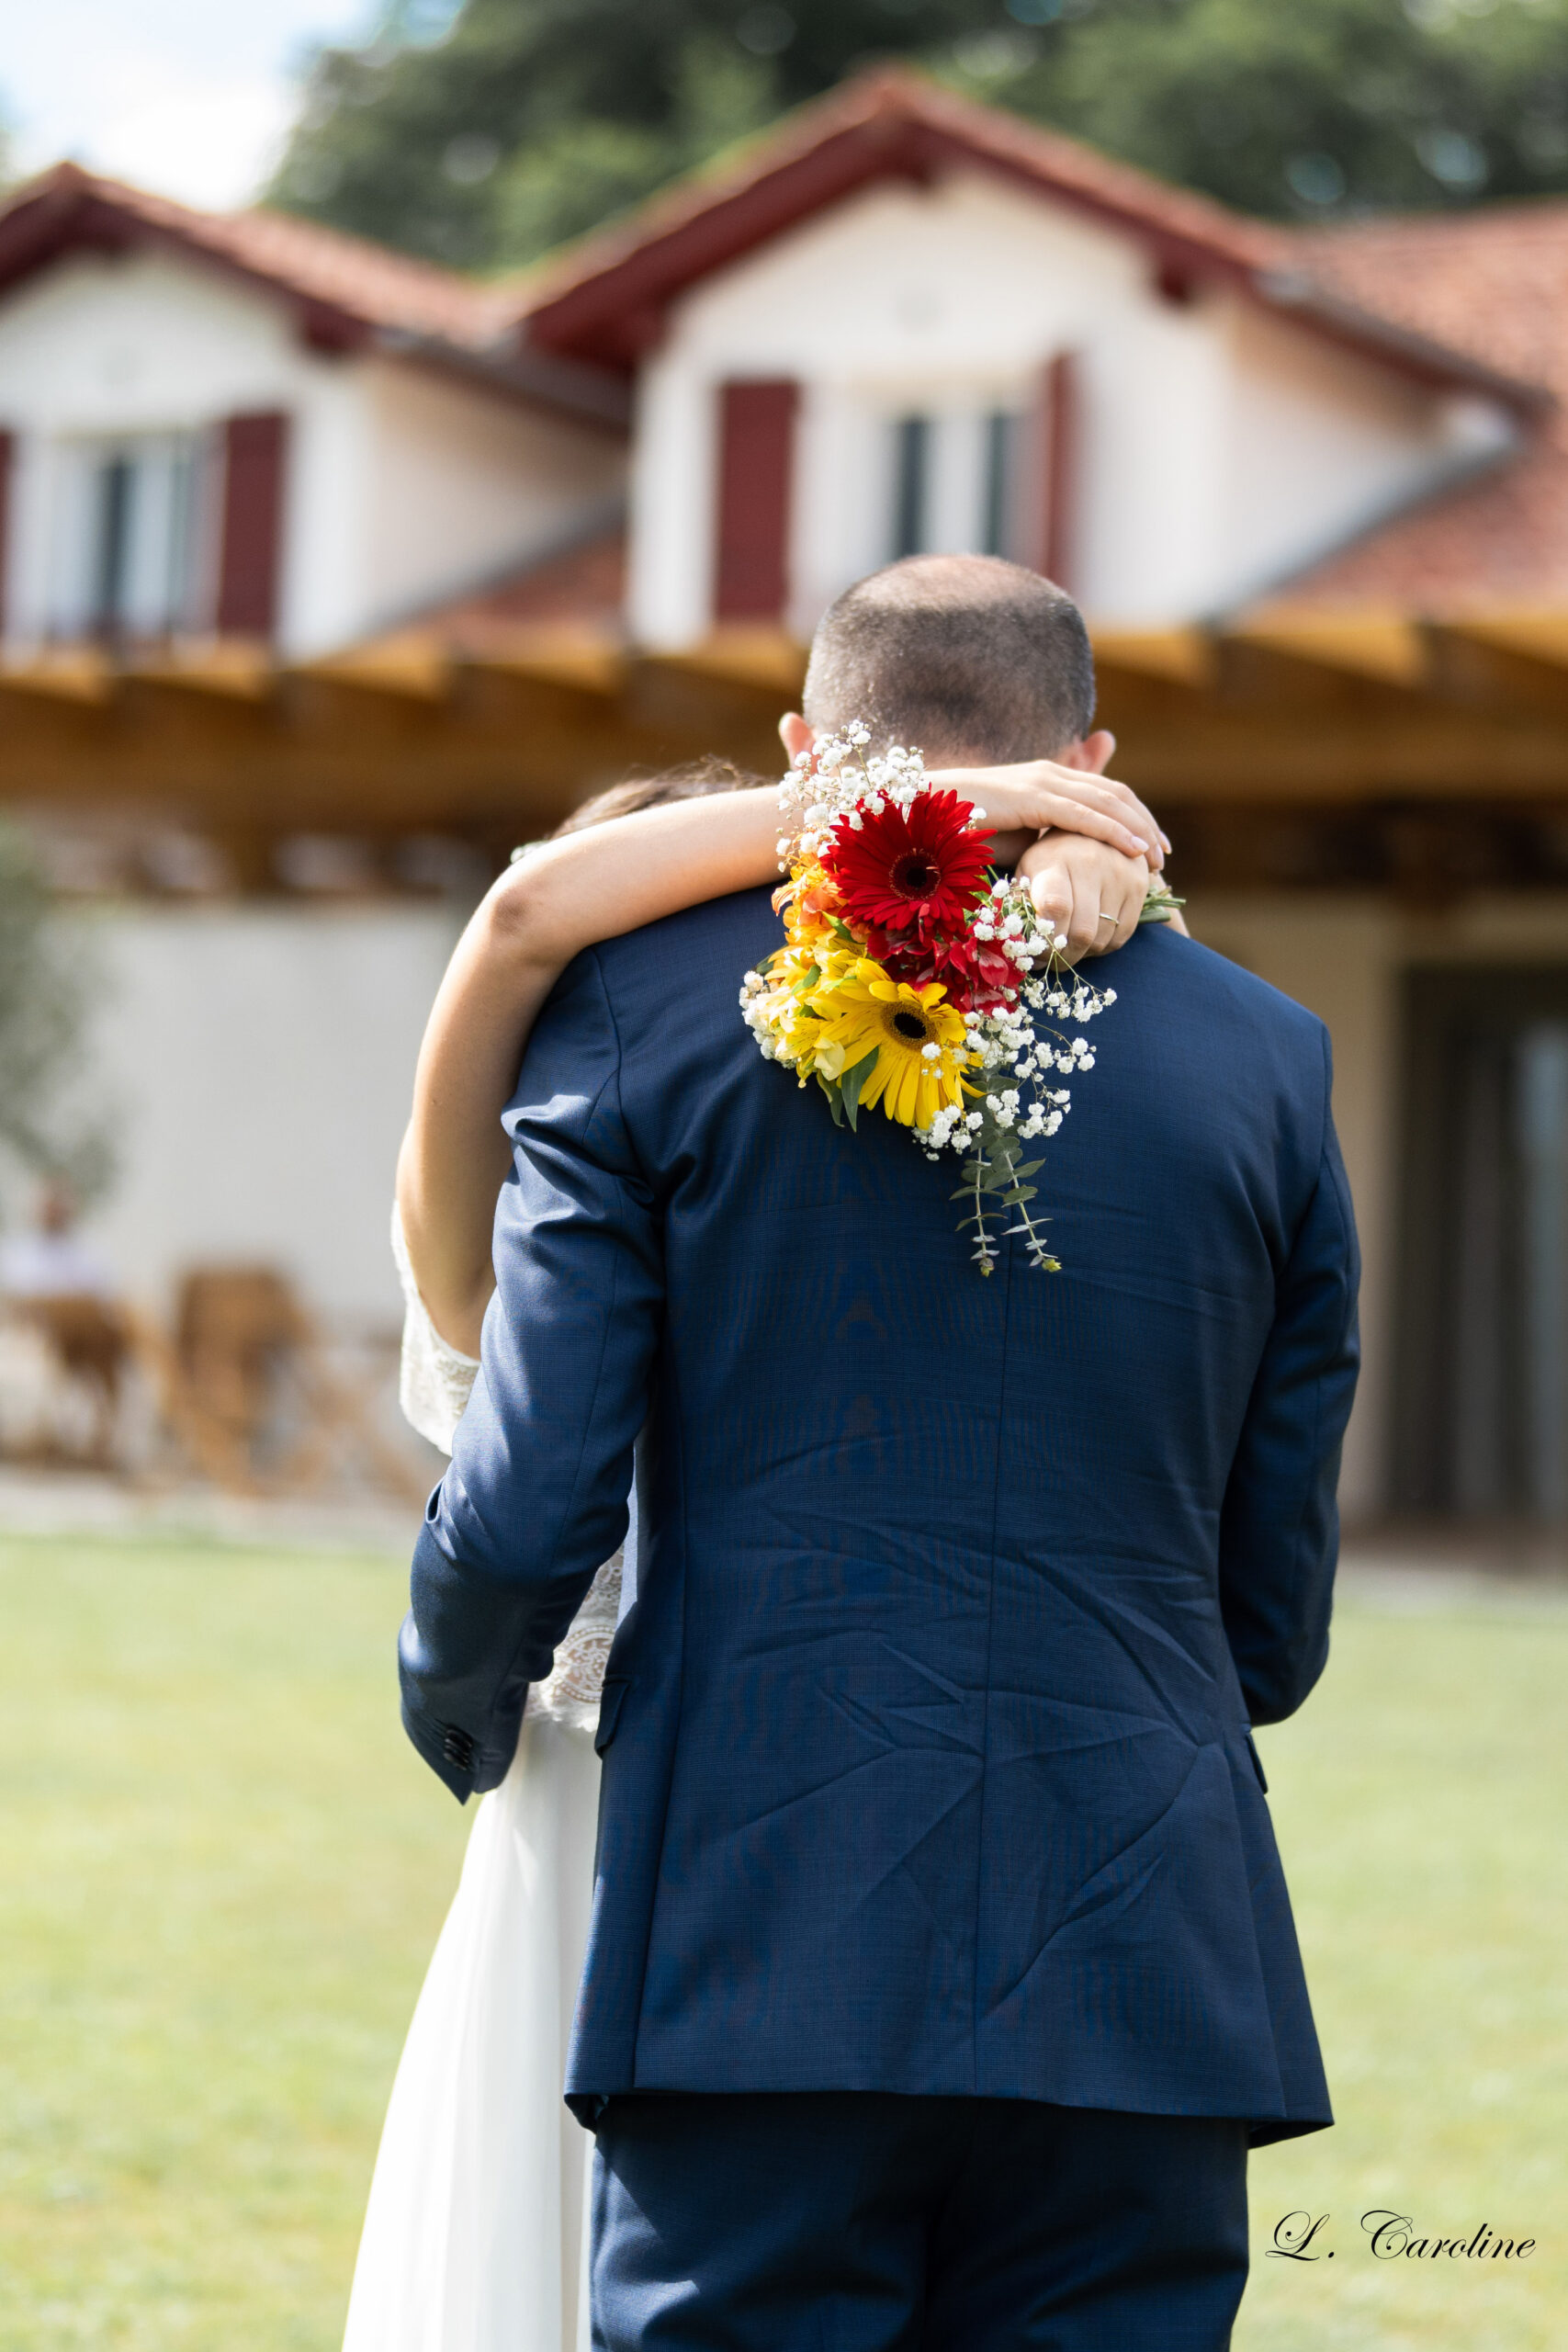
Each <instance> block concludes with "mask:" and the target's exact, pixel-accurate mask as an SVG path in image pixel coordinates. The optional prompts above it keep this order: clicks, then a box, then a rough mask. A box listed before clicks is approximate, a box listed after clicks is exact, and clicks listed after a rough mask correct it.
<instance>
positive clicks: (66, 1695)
mask: <svg viewBox="0 0 1568 2352" xmlns="http://www.w3.org/2000/svg"><path fill="white" fill-rule="evenodd" d="M402 1590H403V1570H402V1566H401V1564H400V1563H396V1562H391V1563H389V1562H386V1561H382V1560H378V1559H368V1558H355V1557H347V1556H344V1555H330V1556H320V1557H318V1556H308V1555H300V1554H298V1553H288V1554H277V1555H272V1554H265V1553H259V1552H252V1551H242V1550H237V1549H228V1550H225V1549H220V1548H215V1547H211V1546H207V1545H197V1544H190V1545H184V1546H182V1545H178V1544H173V1545H172V1544H166V1543H165V1544H146V1543H130V1542H126V1543H109V1542H96V1543H77V1542H63V1541H60V1540H44V1539H14V1540H11V1541H8V1542H5V1543H0V1608H3V1611H4V1616H3V1620H0V1622H3V1624H4V1629H5V1633H4V1638H5V1653H4V1656H5V1675H6V1688H5V1701H4V1706H3V1708H0V1789H3V1792H4V1800H5V1802H4V1804H3V1806H0V2352H68V2347H69V2352H76V2347H80V2346H93V2347H98V2346H102V2347H112V2352H186V2347H191V2352H333V2348H334V2347H335V2346H337V2344H338V2342H339V2337H340V2333H341V2329H342V2324H343V2312H344V2303H345V2301H346V2296H347V2290H348V2281H349V2277H350V2273H351V2270H352V2267H353V2260H354V2249H355V2239H356V2235H357V2231H358V2225H359V2217H360V2211H361V2208H362V2205H363V2200H364V2196H365V2189H366V2186H367V2179H368V2176H369V2169H370V2165H371V2161H372V2158H373V2156H374V2153H375V2144H376V2135H377V2131H378V2124H379V2120H380V2113H381V2109H382V2105H383V2103H384V2100H385V2098H386V2093H387V2088H388V2086H389V2081H390V2077H391V2071H392V2068H393V2066H394V2064H395V2063H396V2059H397V2052H398V2049H399V2046H400V2041H401V2037H402V2032H403V2029H404V2027H405V2025H406V2022H407V2018H408V2015H409V2011H410V2008H411V2007H412V2000H413V1996H414V1993H415V1991H416V1989H417V1986H418V1983H419V1979H420V1976H421V1973H422V1972H423V1966H424V1962H425V1960H426V1958H427V1956H428V1953H429V1951H430V1948H431V1945H432V1943H433V1941H434V1936H435V1932H436V1928H437V1927H438V1925H439V1922H440V1917H441V1914H442V1912H443V1909H444V1907H445V1905H446V1900H447V1898H448V1895H449V1894H450V1891H451V1888H452V1885H453V1883H454V1882H455V1879H456V1875H457V1864H458V1860H459V1858H460V1853H461V1848H462V1842H463V1838H464V1837H465V1835H466V1830H467V1821H466V1818H465V1816H464V1815H460V1814H459V1812H458V1810H457V1807H456V1806H455V1805H454V1804H452V1803H451V1801H450V1799H449V1798H447V1797H446V1794H445V1793H444V1792H442V1791H441V1790H440V1789H439V1788H438V1787H437V1786H436V1784H435V1782H434V1781H433V1780H432V1779H431V1778H430V1776H429V1774H428V1773H427V1772H426V1771H425V1770H424V1768H423V1766H422V1765H421V1764H420V1763H419V1762H418V1760H417V1758H415V1757H414V1756H413V1754H412V1750H410V1749H408V1748H407V1747H406V1745H405V1743H404V1741H403V1739H402V1736H401V1734H400V1731H399V1729H398V1725H397V1721H396V1712H395V1700H394V1688H393V1679H392V1666H391V1641H392V1636H393V1633H394V1630H395V1627H396V1623H397V1621H398V1617H399V1615H400V1609H401V1601H402ZM1565 1682H1568V1607H1564V1606H1563V1605H1562V1603H1561V1602H1555V1603H1553V1602H1551V1601H1543V1602H1541V1603H1540V1604H1536V1605H1526V1604H1524V1603H1511V1602H1510V1601H1509V1600H1507V1599H1506V1597H1505V1596H1499V1598H1498V1599H1497V1600H1487V1601H1485V1602H1483V1603H1470V1602H1466V1603H1455V1604H1445V1605H1444V1606H1442V1607H1439V1608H1435V1609H1432V1610H1430V1611H1426V1612H1424V1613H1416V1614H1410V1613H1405V1612H1404V1611H1400V1612H1395V1611H1393V1610H1391V1609H1389V1608H1387V1607H1385V1606H1382V1605H1381V1604H1378V1603H1375V1602H1373V1601H1371V1600H1356V1599H1354V1598H1352V1599H1349V1600H1347V1601H1346V1602H1344V1603H1343V1604H1342V1607H1341V1611H1340V1614H1339V1617H1338V1620H1337V1628H1336V1636H1335V1650H1334V1658H1333V1662H1332V1664H1331V1666H1330V1668H1329V1672H1328V1675H1327V1677H1326V1678H1325V1682H1324V1685H1323V1687H1322V1689H1321V1690H1320V1691H1318V1692H1317V1693H1316V1695H1315V1696H1314V1700H1313V1702H1312V1704H1311V1705H1310V1706H1309V1707H1308V1708H1307V1709H1306V1710H1305V1712H1304V1713H1303V1715H1302V1716H1301V1717H1300V1718H1299V1719H1298V1720H1297V1721H1296V1722H1295V1723H1292V1724H1283V1725H1281V1726H1280V1728H1279V1729H1277V1730H1275V1731H1273V1732H1269V1733H1266V1734H1265V1735H1264V1736H1263V1739H1262V1741H1261V1742H1260V1745H1261V1746H1262V1747H1263V1751H1264V1755H1265V1758H1266V1759H1267V1762H1268V1766H1269V1777H1270V1781H1271V1783H1272V1802H1273V1806H1274V1813H1275V1818H1276V1822H1277V1824H1278V1826H1279V1830H1280V1843H1281V1845H1282V1847H1283V1849H1284V1853H1285V1860H1286V1867H1287V1870H1288V1871H1289V1874H1290V1878H1291V1883H1292V1891H1293V1894H1294V1896H1295V1904H1296V1913H1297V1918H1298V1923H1299V1925H1300V1928H1301V1931H1302V1939H1303V1946H1304V1949H1305V1952H1306V1959H1307V1968H1308V1973H1309V1976H1310V1978H1311V1982H1312V1985H1313V1992H1314V2003H1315V2007H1316V2010H1317V2015H1318V2020H1319V2026H1320V2029H1321V2031H1322V2034H1323V2040H1324V2043H1325V2051H1326V2053H1327V2060H1328V2070H1329V2076H1330V2081H1331V2083H1332V2086H1333V2088H1334V2093H1335V2099H1336V2105H1337V2110H1338V2114H1339V2118H1340V2120H1339V2123H1338V2125H1337V2128H1336V2129H1335V2130H1334V2131H1328V2132H1322V2133H1319V2134H1316V2135H1314V2137H1312V2138H1310V2139H1306V2140H1302V2141H1295V2142H1292V2143H1285V2144H1283V2145H1280V2146H1277V2147H1273V2148H1268V2149H1264V2150H1262V2151H1260V2152H1259V2153H1258V2155H1257V2156H1256V2157H1255V2158H1254V2160H1253V2165H1252V2204H1253V2215H1254V2234H1255V2245H1256V2255H1257V2259H1256V2261H1255V2267H1254V2274H1253V2283H1252V2286H1251V2287H1250V2289H1249V2290H1248V2294H1247V2302H1246V2305H1245V2306H1244V2310H1243V2317H1242V2322H1241V2325H1240V2328H1239V2330H1238V2333H1237V2338H1236V2343H1237V2352H1340V2348H1341V2347H1344V2352H1404V2347H1407V2346H1408V2347H1413V2348H1414V2347H1419V2352H1450V2347H1451V2352H1537V2347H1539V2352H1548V2347H1551V2352H1556V2347H1557V2346H1561V2345H1562V2344H1564V2343H1568V2263H1565V2258H1564V2257H1565V2253H1568V2226H1565V2225H1564V2223H1563V2222H1562V2214H1563V2212H1564V2211H1565V2210H1568V2133H1565V2131H1564V2118H1565V2117H1568V2081H1565V2079H1564V2077H1565V2075H1568V2032H1565V2011H1568V1985H1565V1980H1564V1972H1563V1967H1562V1954H1563V1953H1564V1951H1568V1899H1565V1895H1564V1886H1563V1872H1562V1863H1561V1858H1560V1825H1561V1823H1562V1820H1563V1817H1564V1814H1565V1811H1568V1805H1565V1799H1568V1787H1565V1785H1564V1783H1565V1781H1568V1753H1565V1744H1564V1741H1563V1738H1562V1730H1561V1724H1562V1691H1563V1687H1564V1684H1565ZM1374 2205H1381V2206H1391V2207H1396V2208H1397V2209H1398V2210H1399V2211H1404V2212H1408V2213H1410V2214H1412V2215H1413V2216H1414V2217H1415V2219H1416V2224H1417V2226H1418V2227H1419V2228H1421V2229H1424V2230H1426V2231H1427V2232H1428V2233H1433V2232H1438V2231H1440V2232H1441V2233H1443V2234H1444V2235H1445V2236H1451V2235H1452V2234H1453V2233H1455V2232H1456V2231H1460V2230H1462V2231H1463V2233H1465V2235H1466V2236H1467V2237H1468V2235H1469V2233H1471V2231H1472V2230H1473V2229H1474V2228H1475V2227H1476V2225H1477V2224H1479V2223H1480V2222H1489V2223H1490V2224H1491V2225H1492V2227H1493V2229H1494V2230H1503V2231H1506V2232H1509V2233H1514V2234H1523V2235H1526V2236H1534V2237H1535V2238H1537V2240H1538V2241H1539V2245H1538V2250H1537V2252H1536V2254H1535V2255H1534V2256H1531V2257H1530V2259H1529V2261H1528V2262H1527V2263H1525V2264H1524V2265H1522V2266H1508V2267H1502V2266H1498V2265H1495V2264H1477V2263H1457V2262H1450V2261H1443V2262H1442V2263H1440V2264H1438V2265H1434V2264H1432V2263H1430V2262H1427V2263H1424V2264H1423V2263H1420V2262H1415V2261H1411V2260H1408V2259H1404V2260H1397V2261H1393V2262H1378V2261H1376V2260H1374V2259H1373V2257H1372V2256H1371V2254H1370V2253H1369V2252H1368V2250H1367V2248H1366V2245H1365V2241H1364V2239H1363V2237H1362V2233H1361V2232H1360V2230H1359V2226H1358V2218H1357V2217H1358V2216H1359V2214H1360V2213H1361V2212H1362V2211H1365V2210H1367V2209H1368V2208H1369V2207H1371V2206H1374ZM1292 2208H1296V2209H1304V2210H1305V2211H1310V2212H1312V2213H1314V2214H1315V2213H1319V2212H1326V2213H1327V2214H1328V2215H1329V2220H1328V2222H1326V2223H1325V2229H1324V2231H1323V2232H1322V2233H1320V2234H1319V2238H1318V2240H1317V2244H1318V2245H1325V2240H1326V2245H1332V2246H1333V2248H1334V2250H1335V2258H1334V2260H1333V2261H1332V2262H1330V2261H1327V2260H1323V2261H1320V2262H1318V2263H1316V2264H1313V2265H1297V2264H1293V2263H1290V2262H1283V2261H1276V2260H1272V2259H1269V2258H1267V2257H1266V2256H1265V2251H1264V2250H1265V2248H1266V2247H1267V2245H1268V2244H1269V2232H1270V2230H1271V2228H1272V2225H1273V2222H1275V2221H1276V2220H1277V2219H1278V2218H1279V2217H1280V2215H1282V2214H1283V2213H1285V2212H1286V2211H1290V2210H1291V2209H1292ZM1325 2251H1326V2246H1325Z"/></svg>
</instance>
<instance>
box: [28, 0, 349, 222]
mask: <svg viewBox="0 0 1568 2352" xmlns="http://www.w3.org/2000/svg"><path fill="white" fill-rule="evenodd" d="M381 14H382V10H381V7H380V6H378V0H0V20H3V23H4V30H3V32H0V113H3V115H4V118H5V119H6V123H7V124H8V126H9V128H10V130H11V134H12V139H13V142H14V148H15V152H16V155H17V162H18V163H19V164H21V165H22V167H23V168H24V169H26V170H29V171H30V170H34V169H37V168H39V167H40V166H41V165H43V164H51V163H55V162H57V161H58V160H59V159H60V158H61V157H62V155H74V156H75V157H76V159H77V160H78V161H79V162H81V163H84V164H88V165H90V166H92V167H94V168H96V169H97V170H100V171H105V172H110V173H113V174H115V175H118V177H120V178H122V179H130V180H136V181H138V182H140V183H141V185H142V186H143V187H153V188H157V189H160V190H161V191H162V192H163V193H164V194H165V195H168V196H177V197H182V198H185V200H186V202H187V203H191V204H200V205H211V206H225V205H232V204H240V203H243V201H244V200H245V198H247V197H249V196H251V195H252V194H254V191H255V189H256V187H258V186H259V184H260V182H261V181H262V180H263V179H264V178H265V175H266V173H267V170H268V168H269V166H270V164H271V162H272V159H273V157H274V155H275V154H276V152H277V148H278V145H279V142H280V141H281V140H282V138H283V135H284V132H285V130H287V128H288V120H289V117H290V114H291V111H292V108H293V106H294V103H295V92H296V76H297V74H298V72H299V66H300V63H301V61H302V60H303V59H304V57H305V56H306V55H307V54H308V53H309V51H310V47H311V45H312V44H313V43H316V42H321V41H344V40H359V39H362V38H363V37H364V36H365V35H366V34H367V32H368V31H369V30H370V29H371V28H373V27H374V25H375V24H376V22H377V21H378V19H379V17H380V16H381Z"/></svg>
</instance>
